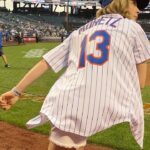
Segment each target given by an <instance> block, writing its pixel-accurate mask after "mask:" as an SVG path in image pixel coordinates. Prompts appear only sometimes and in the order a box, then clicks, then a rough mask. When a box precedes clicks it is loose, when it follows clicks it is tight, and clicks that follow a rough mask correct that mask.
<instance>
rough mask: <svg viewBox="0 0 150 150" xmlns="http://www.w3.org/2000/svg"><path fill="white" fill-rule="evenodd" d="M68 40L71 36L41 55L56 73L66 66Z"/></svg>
mask: <svg viewBox="0 0 150 150" xmlns="http://www.w3.org/2000/svg"><path fill="white" fill-rule="evenodd" d="M70 40H71V35H70V36H69V37H68V38H67V39H65V40H64V42H63V43H61V44H60V45H58V46H57V47H55V48H54V49H52V50H50V51H49V52H47V53H46V54H45V55H43V58H44V59H45V60H46V62H47V63H48V64H49V65H50V67H51V68H52V69H53V70H54V72H56V73H57V72H59V71H60V70H61V69H62V68H64V67H66V66H67V64H68V56H69V49H70V48H69V47H70V44H69V43H70Z"/></svg>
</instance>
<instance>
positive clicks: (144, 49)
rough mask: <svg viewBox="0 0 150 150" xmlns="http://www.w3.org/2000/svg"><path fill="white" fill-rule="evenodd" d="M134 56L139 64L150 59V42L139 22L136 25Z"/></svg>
mask: <svg viewBox="0 0 150 150" xmlns="http://www.w3.org/2000/svg"><path fill="white" fill-rule="evenodd" d="M134 41H135V46H134V50H133V52H134V56H135V61H136V63H137V64H139V63H142V62H144V61H146V60H148V59H150V42H149V41H148V38H147V36H146V34H145V32H144V30H143V29H142V27H141V26H140V25H139V24H136V26H134Z"/></svg>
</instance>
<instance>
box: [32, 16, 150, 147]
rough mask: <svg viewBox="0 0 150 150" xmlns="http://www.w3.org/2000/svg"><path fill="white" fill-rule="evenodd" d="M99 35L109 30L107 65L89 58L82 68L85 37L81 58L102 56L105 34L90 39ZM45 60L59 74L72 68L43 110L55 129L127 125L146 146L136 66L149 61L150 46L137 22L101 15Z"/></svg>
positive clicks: (84, 132)
mask: <svg viewBox="0 0 150 150" xmlns="http://www.w3.org/2000/svg"><path fill="white" fill-rule="evenodd" d="M95 31H107V34H109V36H110V37H111V40H110V45H109V49H110V50H109V56H108V61H107V62H106V63H104V64H102V65H95V64H92V62H90V61H88V60H87V58H86V59H85V60H84V61H85V62H82V63H85V67H82V68H79V67H78V66H79V60H80V57H81V56H82V55H81V48H82V45H81V43H82V40H83V39H84V37H85V36H86V37H87V41H85V43H84V44H86V45H84V46H85V47H84V48H85V51H83V52H84V55H83V56H84V57H86V56H88V55H91V54H93V55H94V56H95V57H97V58H98V57H100V56H101V57H103V54H101V53H102V51H99V50H95V48H96V46H97V43H103V42H104V41H103V39H102V36H100V37H97V38H96V39H95V40H92V41H90V40H89V37H90V36H91V35H92V34H93V33H95ZM43 58H44V59H45V60H46V61H47V62H48V63H49V65H50V66H51V67H52V69H53V70H54V71H55V72H58V71H59V70H61V69H62V68H63V67H66V66H68V67H67V70H66V72H65V73H64V74H63V75H62V76H61V77H60V78H59V80H57V81H56V83H55V84H54V86H53V87H52V89H51V90H50V92H49V94H48V95H47V97H46V99H45V101H44V104H43V106H42V109H41V111H40V112H41V114H45V115H46V116H47V117H48V118H49V120H50V121H51V122H52V123H53V124H54V126H56V127H58V128H59V129H61V130H64V131H67V132H72V133H75V134H79V135H81V136H90V135H93V134H95V133H97V132H99V131H102V130H104V129H107V128H109V127H111V126H112V125H115V124H118V123H121V122H127V121H128V122H129V123H130V126H131V131H132V133H133V135H134V137H135V139H136V141H137V142H138V144H139V145H140V146H141V147H142V146H143V134H144V121H143V108H142V99H141V93H140V86H139V80H138V74H137V70H136V64H138V63H141V62H143V61H145V60H147V59H149V58H150V44H149V42H148V40H147V38H146V35H145V33H144V31H143V30H142V29H141V27H140V26H139V25H138V24H137V23H135V22H133V21H131V20H128V19H124V18H123V17H122V16H120V15H117V14H114V15H105V16H102V17H100V18H98V19H97V20H93V21H92V22H90V23H89V24H87V25H85V26H83V27H81V28H80V29H78V30H76V31H74V32H73V33H72V34H71V35H70V36H69V37H68V38H67V39H66V40H65V41H64V42H63V43H62V44H60V45H59V46H58V47H56V48H54V49H53V50H52V51H49V52H48V53H47V54H45V55H44V56H43ZM94 59H95V58H94ZM32 123H33V122H32V121H31V124H32Z"/></svg>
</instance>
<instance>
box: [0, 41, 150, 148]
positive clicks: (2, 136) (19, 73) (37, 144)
mask: <svg viewBox="0 0 150 150" xmlns="http://www.w3.org/2000/svg"><path fill="white" fill-rule="evenodd" d="M58 44H59V43H37V44H32V43H31V44H24V45H20V46H18V45H16V46H8V47H4V51H5V54H6V56H7V58H8V61H9V64H10V65H11V68H5V67H4V65H3V62H2V60H0V62H1V63H0V94H2V93H3V92H6V91H8V90H10V89H11V88H12V87H13V86H14V85H16V83H17V82H18V81H19V80H20V79H21V78H22V77H23V76H24V74H25V73H26V72H27V71H28V70H30V69H31V67H32V66H33V65H34V64H36V63H37V62H38V61H39V60H40V59H41V57H42V55H43V54H44V53H46V52H47V51H49V50H50V49H52V48H53V47H55V46H56V45H58ZM148 65H149V71H148V72H149V73H148V76H150V63H149V64H148ZM63 71H64V70H62V71H61V72H59V73H58V74H55V73H54V72H52V71H48V72H47V73H46V74H45V75H43V76H42V77H41V78H40V79H38V80H37V81H36V82H34V83H33V84H32V86H30V87H29V88H27V89H26V91H25V93H24V94H23V96H22V97H21V99H20V101H19V102H18V103H17V104H16V105H15V106H14V107H13V108H12V109H11V110H8V111H4V110H2V109H0V150H46V149H47V145H48V134H49V130H50V125H49V124H46V125H43V126H40V127H37V128H35V129H32V130H27V129H26V127H25V123H26V122H27V121H28V120H29V119H31V118H32V117H34V116H36V115H37V114H38V112H39V110H40V107H41V105H42V102H43V99H44V97H45V96H46V94H47V93H48V91H49V89H50V87H51V86H52V85H53V84H54V82H55V81H56V80H57V78H58V77H59V76H60V75H61V74H62V73H63ZM146 82H147V86H146V87H145V88H144V89H143V90H142V97H143V104H145V105H144V108H145V136H144V150H150V141H149V139H150V107H149V104H150V80H148V79H147V81H146ZM101 145H102V146H106V147H109V148H107V149H106V148H102V147H100V146H101ZM111 149H114V150H140V147H139V146H138V145H137V143H136V142H135V140H134V138H133V136H132V134H131V131H130V128H129V124H128V123H122V124H119V125H116V126H113V127H112V128H110V129H107V130H105V131H103V132H101V133H98V134H96V135H94V136H92V137H90V138H88V146H87V147H86V150H111Z"/></svg>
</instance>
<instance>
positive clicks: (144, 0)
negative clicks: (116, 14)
mask: <svg viewBox="0 0 150 150" xmlns="http://www.w3.org/2000/svg"><path fill="white" fill-rule="evenodd" d="M112 1H113V0H100V1H99V2H100V4H101V7H102V8H104V7H106V6H107V5H109V4H110V3H111V2H112ZM136 1H137V6H138V8H139V9H140V10H142V9H144V8H145V7H146V6H147V5H148V3H149V2H150V0H136Z"/></svg>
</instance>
